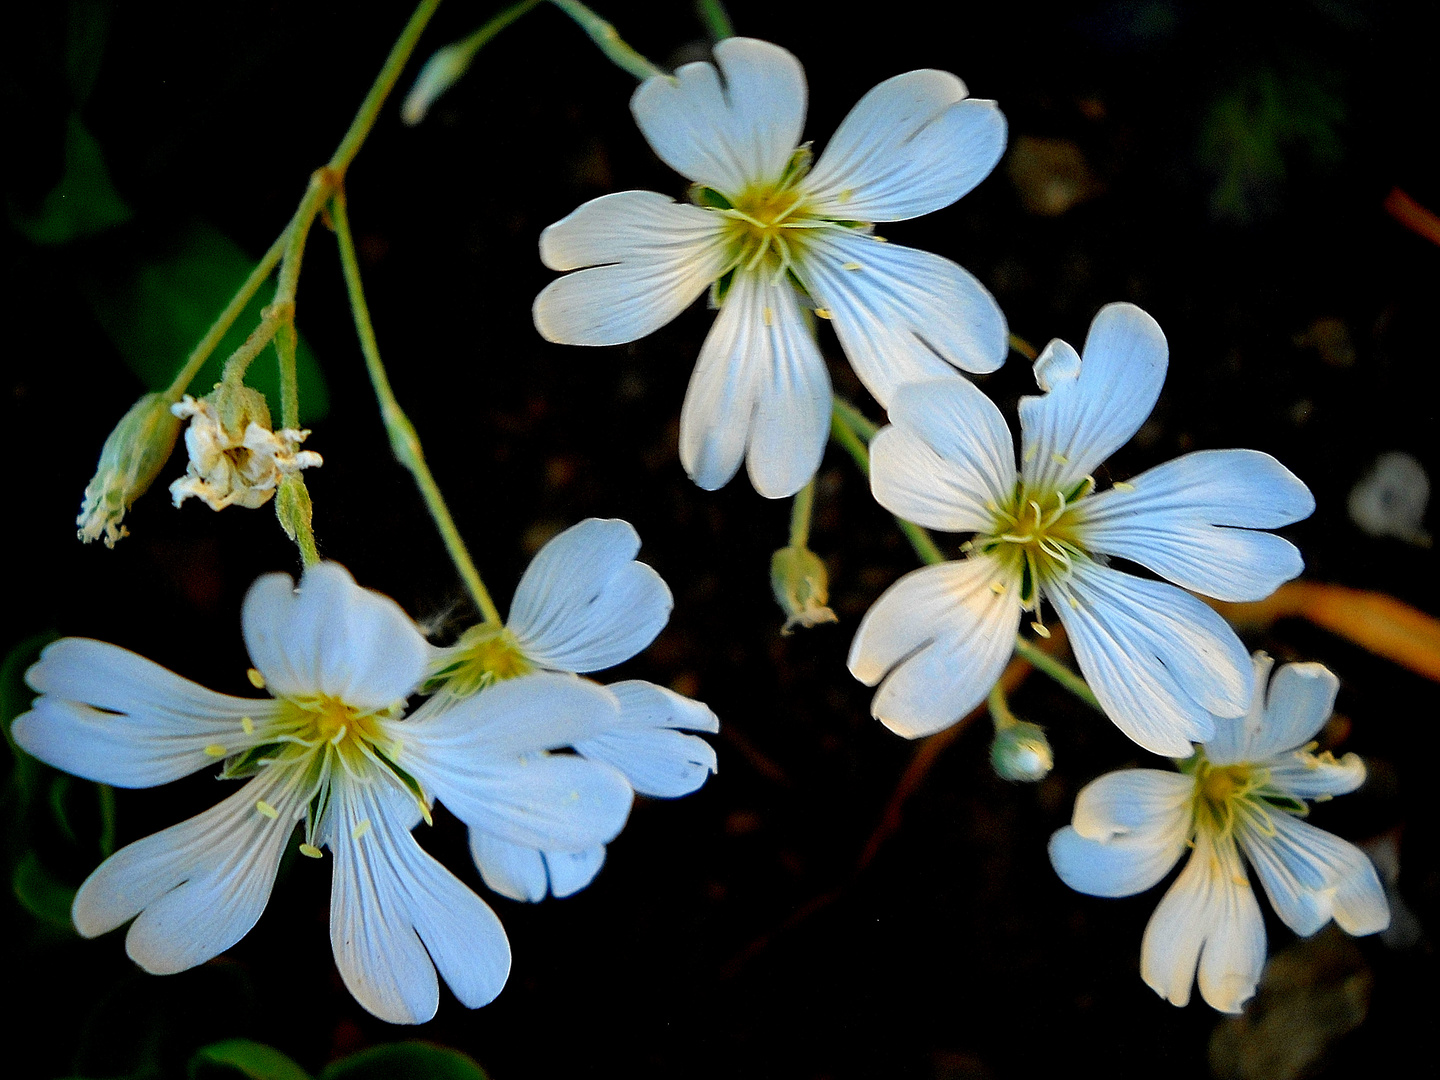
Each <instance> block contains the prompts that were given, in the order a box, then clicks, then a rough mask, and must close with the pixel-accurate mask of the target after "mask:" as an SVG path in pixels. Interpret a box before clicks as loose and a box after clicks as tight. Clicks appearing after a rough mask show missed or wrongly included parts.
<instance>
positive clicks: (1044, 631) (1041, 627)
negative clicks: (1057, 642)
mask: <svg viewBox="0 0 1440 1080" xmlns="http://www.w3.org/2000/svg"><path fill="white" fill-rule="evenodd" d="M1030 629H1031V630H1034V631H1035V633H1037V634H1039V635H1040V636H1041V637H1043V638H1048V637H1049V636H1050V630H1049V628H1048V627H1047V626H1046V625H1045V624H1044V623H1042V622H1039V621H1038V620H1037V621H1036V622H1032V623H1031V624H1030Z"/></svg>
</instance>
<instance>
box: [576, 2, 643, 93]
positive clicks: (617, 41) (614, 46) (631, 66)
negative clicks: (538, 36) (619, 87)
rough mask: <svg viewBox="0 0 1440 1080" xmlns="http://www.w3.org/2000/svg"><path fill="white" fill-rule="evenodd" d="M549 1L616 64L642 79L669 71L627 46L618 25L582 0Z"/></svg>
mask: <svg viewBox="0 0 1440 1080" xmlns="http://www.w3.org/2000/svg"><path fill="white" fill-rule="evenodd" d="M550 2H551V3H552V4H554V5H555V6H556V7H557V8H559V9H560V10H561V11H563V12H564V13H565V14H566V15H569V16H570V18H572V19H574V20H575V23H576V25H578V26H579V27H580V29H581V30H584V31H585V33H586V34H587V35H589V37H590V40H591V41H593V42H594V43H595V45H596V46H597V47H598V48H599V50H600V51H601V52H602V53H604V54H605V58H606V59H607V60H609V61H610V62H611V63H612V64H614V65H615V66H616V67H618V68H620V69H622V70H624V71H628V72H629V73H630V74H631V75H634V76H635V78H637V79H639V80H640V81H641V82H644V81H645V80H646V79H649V78H653V77H654V76H656V75H664V74H666V72H665V70H664V69H663V68H659V67H656V66H655V65H654V64H652V63H651V62H650V61H649V60H647V59H646V58H645V57H643V56H641V55H640V54H639V53H638V52H636V51H635V50H634V49H632V48H631V47H630V46H629V45H627V44H626V43H625V41H624V40H623V39H622V38H621V37H620V33H619V31H617V30H616V29H615V27H613V26H611V25H610V24H609V23H608V22H606V21H605V20H604V19H602V18H601V17H600V16H599V15H596V14H595V12H593V11H591V10H590V9H589V8H588V7H586V6H585V5H584V4H582V3H580V0H550Z"/></svg>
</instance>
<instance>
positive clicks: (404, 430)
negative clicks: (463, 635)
mask: <svg viewBox="0 0 1440 1080" xmlns="http://www.w3.org/2000/svg"><path fill="white" fill-rule="evenodd" d="M330 212H331V216H332V218H333V220H334V222H335V237H336V239H337V240H338V241H339V243H340V265H341V268H342V269H343V271H344V274H345V288H346V290H347V291H348V292H349V294H350V311H351V313H352V315H353V316H354V318H355V331H356V333H357V334H358V335H359V336H360V351H361V352H362V353H363V354H364V355H365V367H366V369H367V370H368V371H369V372H370V383H371V385H372V386H373V387H374V388H375V397H376V399H377V400H378V401H379V403H380V416H381V418H382V419H383V420H384V421H385V431H386V433H387V434H388V435H389V436H390V446H391V447H392V448H393V449H394V451H395V456H396V457H397V458H399V459H400V464H402V465H404V466H405V468H407V469H409V470H410V474H411V475H412V476H413V477H415V483H416V485H417V486H418V487H419V488H420V494H421V495H422V496H424V499H425V506H426V507H427V508H428V509H429V511H430V516H431V517H432V518H434V520H435V527H436V529H438V530H439V532H440V538H441V539H442V540H443V541H444V542H445V550H446V551H447V552H449V553H450V560H451V562H453V563H454V564H455V569H456V570H457V571H459V573H460V578H461V580H462V581H464V582H465V587H466V588H467V589H468V590H469V591H470V596H471V597H472V598H473V599H474V601H475V605H476V606H477V607H478V608H479V609H480V613H481V615H482V617H483V618H484V620H485V622H486V623H489V624H493V625H495V626H501V625H503V620H502V619H501V618H500V611H499V609H498V608H496V607H495V601H494V600H492V599H491V598H490V592H489V590H487V589H486V588H485V582H484V581H483V580H481V578H480V571H479V570H477V569H476V568H475V562H474V560H473V559H471V558H470V552H469V551H468V550H466V547H465V541H464V540H462V539H461V537H460V530H459V529H458V528H456V526H455V519H454V518H453V517H451V516H450V509H449V507H447V506H446V505H445V499H444V497H443V496H442V495H441V494H440V487H439V485H437V484H436V483H435V478H434V476H432V475H431V474H430V467H429V466H428V465H427V464H426V463H425V452H424V449H423V448H422V447H421V445H420V436H419V435H418V434H417V433H416V431H415V425H413V424H412V423H411V422H410V419H409V417H407V416H406V415H405V412H404V410H402V409H401V408H400V403H399V402H398V401H396V400H395V393H394V391H393V390H391V388H390V377H389V376H388V375H387V374H386V372H385V365H384V363H383V362H382V361H381V359H380V346H379V345H378V344H377V342H376V340H375V327H374V325H373V324H372V323H371V321H370V307H369V305H368V304H367V303H366V302H365V290H364V286H363V285H362V284H361V281H360V261H359V260H358V259H357V258H356V257H355V240H354V237H353V236H352V235H351V233H350V215H349V213H348V212H347V210H346V206H345V192H344V189H341V190H339V191H337V192H336V193H335V195H334V198H333V199H332V200H331V203H330Z"/></svg>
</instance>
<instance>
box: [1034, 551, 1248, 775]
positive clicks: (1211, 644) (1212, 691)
mask: <svg viewBox="0 0 1440 1080" xmlns="http://www.w3.org/2000/svg"><path fill="white" fill-rule="evenodd" d="M1043 587H1044V589H1045V591H1046V593H1047V595H1049V597H1050V599H1051V601H1052V602H1053V603H1054V605H1055V610H1056V612H1058V613H1059V615H1060V620H1061V621H1062V622H1063V623H1064V624H1065V629H1066V630H1067V631H1069V633H1070V639H1071V644H1072V645H1073V646H1074V649H1075V657H1076V659H1077V660H1078V661H1079V662H1080V670H1081V672H1083V673H1084V675H1085V678H1086V680H1087V681H1088V682H1089V683H1090V688H1091V689H1092V690H1094V691H1095V696H1096V697H1097V698H1099V699H1100V704H1101V705H1102V706H1103V707H1104V709H1105V713H1106V715H1107V716H1109V717H1110V719H1111V720H1112V721H1114V722H1115V725H1116V727H1118V728H1119V729H1120V730H1121V731H1123V732H1124V733H1125V734H1126V735H1128V736H1129V737H1130V738H1131V739H1133V740H1135V742H1137V743H1139V744H1140V745H1141V746H1143V747H1144V748H1145V749H1146V750H1149V751H1150V752H1151V753H1152V754H1164V755H1165V756H1167V757H1189V756H1190V754H1191V753H1192V747H1191V745H1190V744H1191V743H1192V742H1205V741H1207V740H1208V739H1209V738H1210V736H1211V733H1212V732H1213V731H1214V728H1215V717H1216V716H1236V715H1240V714H1243V713H1244V711H1245V709H1246V707H1247V706H1248V705H1249V704H1250V698H1251V689H1252V684H1251V668H1250V660H1249V657H1247V656H1246V655H1245V647H1244V646H1243V645H1241V644H1240V639H1239V638H1238V637H1236V636H1235V631H1234V630H1232V629H1230V626H1229V624H1228V623H1226V622H1225V620H1223V619H1222V618H1220V616H1219V615H1217V614H1215V612H1214V611H1212V610H1211V609H1210V608H1208V607H1206V606H1205V605H1204V604H1202V603H1201V602H1200V601H1199V600H1196V599H1195V598H1194V597H1193V596H1191V595H1190V594H1189V593H1186V592H1182V591H1181V590H1180V589H1177V588H1175V586H1173V585H1167V584H1165V583H1164V582H1160V581H1147V580H1145V579H1143V578H1137V577H1133V576H1132V575H1130V574H1122V573H1120V572H1119V571H1118V570H1111V569H1110V568H1109V567H1105V566H1099V565H1097V564H1095V563H1092V562H1090V561H1089V560H1077V561H1076V562H1075V564H1074V566H1073V567H1072V568H1071V571H1070V573H1069V575H1068V576H1067V577H1065V578H1064V579H1063V580H1051V581H1047V582H1046V583H1045V584H1044V586H1043Z"/></svg>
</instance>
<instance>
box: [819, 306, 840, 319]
mask: <svg viewBox="0 0 1440 1080" xmlns="http://www.w3.org/2000/svg"><path fill="white" fill-rule="evenodd" d="M815 314H816V316H817V317H819V318H821V319H833V318H834V317H835V316H834V315H833V314H831V312H830V309H829V308H823V307H817V308H816V309H815Z"/></svg>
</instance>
